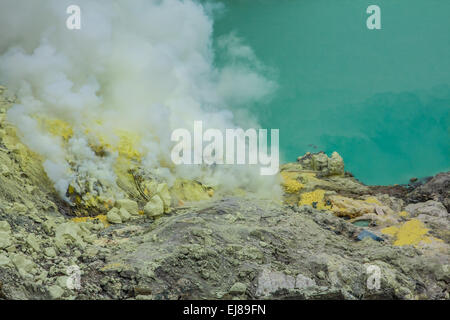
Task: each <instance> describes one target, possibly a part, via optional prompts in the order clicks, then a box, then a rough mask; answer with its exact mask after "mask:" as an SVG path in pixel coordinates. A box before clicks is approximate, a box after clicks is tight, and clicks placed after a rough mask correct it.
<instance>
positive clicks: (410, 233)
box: [381, 219, 442, 246]
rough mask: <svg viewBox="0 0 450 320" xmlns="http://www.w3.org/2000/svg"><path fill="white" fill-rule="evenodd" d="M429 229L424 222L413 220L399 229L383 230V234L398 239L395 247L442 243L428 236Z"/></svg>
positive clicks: (394, 227) (393, 227)
mask: <svg viewBox="0 0 450 320" xmlns="http://www.w3.org/2000/svg"><path fill="white" fill-rule="evenodd" d="M428 231H429V229H427V228H425V225H424V224H423V223H422V221H420V220H417V219H411V220H410V221H407V222H405V223H404V224H403V225H401V226H399V227H397V226H392V227H388V228H384V229H382V230H381V232H382V233H384V234H387V235H390V236H393V237H395V238H396V240H395V241H394V245H395V246H405V245H413V246H418V245H419V244H420V243H421V242H422V243H431V242H432V241H433V240H435V241H442V240H440V239H437V238H434V237H430V236H427V234H428Z"/></svg>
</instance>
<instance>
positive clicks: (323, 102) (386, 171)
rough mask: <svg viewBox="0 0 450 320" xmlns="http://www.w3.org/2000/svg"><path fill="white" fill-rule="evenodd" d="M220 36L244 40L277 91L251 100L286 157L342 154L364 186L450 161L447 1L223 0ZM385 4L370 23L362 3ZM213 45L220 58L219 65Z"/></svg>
mask: <svg viewBox="0 0 450 320" xmlns="http://www.w3.org/2000/svg"><path fill="white" fill-rule="evenodd" d="M224 3H225V8H224V10H222V12H221V14H220V15H219V16H218V17H217V18H216V20H215V24H214V38H215V39H219V38H220V37H221V36H223V35H227V34H229V33H230V32H234V34H235V35H236V36H237V37H239V38H242V39H243V41H244V43H245V44H247V45H249V46H250V47H251V48H252V49H253V50H254V52H255V54H256V56H257V57H258V58H259V60H260V61H261V62H262V63H263V64H264V66H266V67H267V70H270V72H268V75H269V76H270V77H271V78H272V79H274V80H275V81H276V83H277V85H278V89H277V90H276V91H275V93H274V94H273V95H272V97H271V98H270V99H267V101H265V102H264V103H257V104H255V105H251V106H247V107H246V108H247V109H248V110H247V111H248V112H250V113H252V114H254V115H256V116H257V118H258V120H259V123H260V124H261V126H262V127H263V128H278V129H280V152H281V154H282V160H283V161H285V162H287V161H295V159H296V158H297V156H299V155H302V154H304V153H305V152H307V151H311V152H316V151H319V150H322V151H325V152H326V153H328V154H331V152H332V151H334V150H336V151H338V152H339V153H340V154H341V155H342V157H343V158H344V160H345V163H346V170H349V171H351V172H352V173H353V174H354V175H355V176H356V177H357V178H359V179H360V180H361V181H363V182H364V183H366V184H396V183H407V182H408V180H409V178H411V177H425V176H430V175H434V174H436V173H438V172H440V171H447V170H449V168H450V160H449V159H450V132H449V127H450V126H449V123H450V113H449V110H450V36H449V31H450V18H449V17H450V1H446V0H427V1H423V0H396V1H392V0H374V1H360V0H339V1H336V0H314V1H313V0H251V1H248V0H235V1H225V2H224ZM372 4H376V5H378V6H379V7H380V9H381V30H369V29H368V28H367V26H366V20H367V17H368V16H369V15H368V14H367V13H366V9H367V7H368V6H369V5H372ZM219 51H220V50H217V63H218V64H220V63H221V60H220V59H221V56H220V52H219Z"/></svg>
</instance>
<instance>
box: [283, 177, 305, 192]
mask: <svg viewBox="0 0 450 320" xmlns="http://www.w3.org/2000/svg"><path fill="white" fill-rule="evenodd" d="M296 175H297V173H295V172H289V171H283V172H281V177H282V178H283V187H284V190H285V191H286V193H291V194H293V193H297V192H299V191H300V190H301V189H302V188H303V187H304V185H303V184H302V183H300V182H298V181H297V179H296V178H295V176H296Z"/></svg>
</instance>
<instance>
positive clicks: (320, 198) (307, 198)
mask: <svg viewBox="0 0 450 320" xmlns="http://www.w3.org/2000/svg"><path fill="white" fill-rule="evenodd" d="M324 197H325V190H322V189H317V190H314V191H312V192H305V193H302V194H301V196H300V201H299V203H298V205H299V206H303V205H309V206H312V207H314V208H316V209H318V210H330V209H331V206H329V205H327V204H326V203H325V199H324Z"/></svg>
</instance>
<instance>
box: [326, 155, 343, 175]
mask: <svg viewBox="0 0 450 320" xmlns="http://www.w3.org/2000/svg"><path fill="white" fill-rule="evenodd" d="M344 173H345V171H344V160H343V159H342V157H341V156H340V155H339V153H337V152H336V151H334V152H333V153H332V154H331V158H329V159H328V175H330V176H333V175H340V176H342V175H344Z"/></svg>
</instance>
